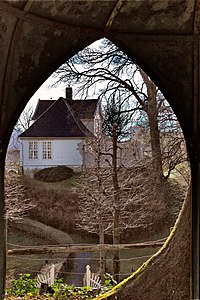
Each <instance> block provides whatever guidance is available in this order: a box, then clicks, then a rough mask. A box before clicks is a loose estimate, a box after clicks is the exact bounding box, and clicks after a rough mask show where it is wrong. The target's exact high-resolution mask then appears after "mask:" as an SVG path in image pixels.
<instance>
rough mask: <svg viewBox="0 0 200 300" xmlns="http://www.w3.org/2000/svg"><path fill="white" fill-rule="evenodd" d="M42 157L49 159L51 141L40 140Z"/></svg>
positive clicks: (50, 156) (50, 155)
mask: <svg viewBox="0 0 200 300" xmlns="http://www.w3.org/2000/svg"><path fill="white" fill-rule="evenodd" d="M42 158H43V159H51V158H52V153H51V142H42Z"/></svg>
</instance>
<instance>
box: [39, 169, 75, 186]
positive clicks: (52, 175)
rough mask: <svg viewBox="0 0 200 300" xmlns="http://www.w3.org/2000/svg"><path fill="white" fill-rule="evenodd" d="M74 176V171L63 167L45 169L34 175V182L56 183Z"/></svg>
mask: <svg viewBox="0 0 200 300" xmlns="http://www.w3.org/2000/svg"><path fill="white" fill-rule="evenodd" d="M73 175H74V171H73V170H72V169H71V168H69V167H65V166H58V167H52V168H45V169H42V170H40V171H38V172H37V173H35V175H34V178H35V179H36V180H40V181H44V182H58V181H62V180H65V179H69V178H71V177H72V176H73Z"/></svg>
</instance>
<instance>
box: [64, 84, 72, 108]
mask: <svg viewBox="0 0 200 300" xmlns="http://www.w3.org/2000/svg"><path fill="white" fill-rule="evenodd" d="M65 97H66V100H67V102H68V103H69V104H72V88H71V87H67V88H66V90H65Z"/></svg>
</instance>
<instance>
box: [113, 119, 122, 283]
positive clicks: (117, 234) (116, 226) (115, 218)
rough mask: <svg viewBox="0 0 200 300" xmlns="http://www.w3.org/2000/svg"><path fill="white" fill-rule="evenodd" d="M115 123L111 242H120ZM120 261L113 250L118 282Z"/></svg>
mask: <svg viewBox="0 0 200 300" xmlns="http://www.w3.org/2000/svg"><path fill="white" fill-rule="evenodd" d="M116 129H117V128H116V124H113V132H112V146H113V147H112V151H113V153H112V154H113V155H112V181H113V190H114V211H113V244H120V232H119V222H120V211H119V201H120V199H119V184H118V175H117V136H116ZM119 272H120V262H119V250H116V251H114V255H113V273H114V278H115V280H116V281H117V282H119Z"/></svg>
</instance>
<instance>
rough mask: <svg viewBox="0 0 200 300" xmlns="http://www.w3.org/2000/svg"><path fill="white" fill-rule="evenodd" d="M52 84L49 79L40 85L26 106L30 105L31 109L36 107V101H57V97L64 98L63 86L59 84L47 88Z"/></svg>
mask: <svg viewBox="0 0 200 300" xmlns="http://www.w3.org/2000/svg"><path fill="white" fill-rule="evenodd" d="M51 82H52V78H51V77H49V78H48V79H47V80H46V81H45V82H44V83H43V84H42V85H41V87H40V88H39V89H38V90H37V91H36V92H35V94H34V95H33V96H32V97H31V99H30V100H29V102H28V105H31V106H33V107H35V106H36V104H37V102H38V99H41V100H50V99H53V100H57V99H58V98H59V97H65V88H66V87H65V85H64V84H60V85H59V86H57V87H51V88H50V87H49V85H50V84H51Z"/></svg>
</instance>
